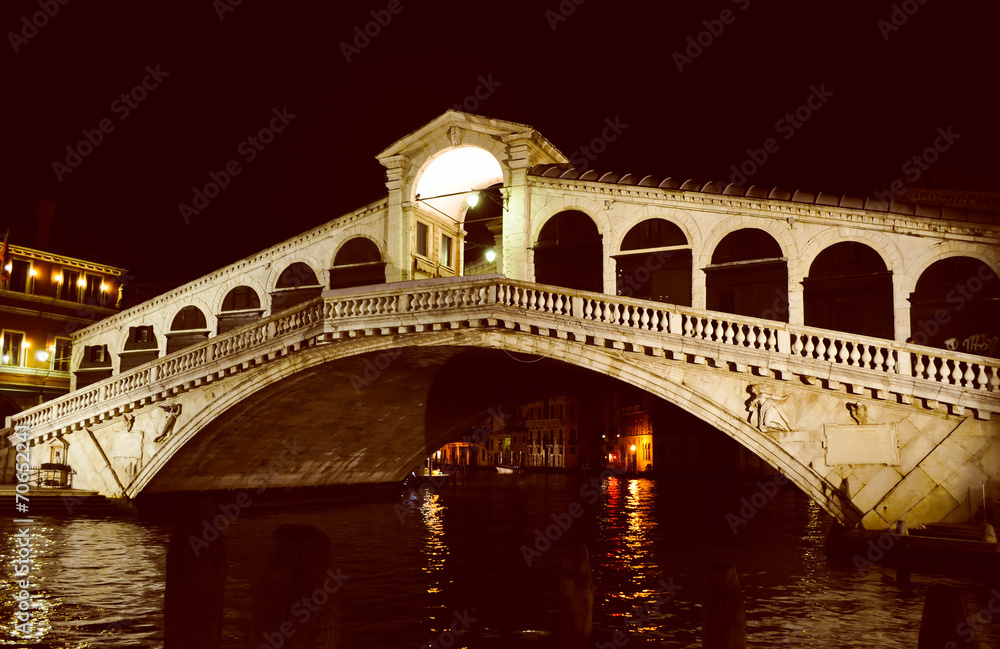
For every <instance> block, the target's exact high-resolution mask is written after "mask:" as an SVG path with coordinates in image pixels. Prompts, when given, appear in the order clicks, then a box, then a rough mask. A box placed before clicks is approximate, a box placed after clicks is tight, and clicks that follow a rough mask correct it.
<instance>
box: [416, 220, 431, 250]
mask: <svg viewBox="0 0 1000 649" xmlns="http://www.w3.org/2000/svg"><path fill="white" fill-rule="evenodd" d="M427 232H428V228H427V224H426V223H420V222H419V221H418V222H417V254H418V255H423V256H424V257H426V256H427Z"/></svg>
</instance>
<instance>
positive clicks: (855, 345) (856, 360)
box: [851, 343, 861, 366]
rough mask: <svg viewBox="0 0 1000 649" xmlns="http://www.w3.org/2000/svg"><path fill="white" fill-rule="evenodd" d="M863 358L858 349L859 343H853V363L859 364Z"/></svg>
mask: <svg viewBox="0 0 1000 649" xmlns="http://www.w3.org/2000/svg"><path fill="white" fill-rule="evenodd" d="M860 360H861V352H859V351H858V343H852V344H851V365H855V366H857V365H859V361H860Z"/></svg>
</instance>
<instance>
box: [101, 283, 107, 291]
mask: <svg viewBox="0 0 1000 649" xmlns="http://www.w3.org/2000/svg"><path fill="white" fill-rule="evenodd" d="M107 292H108V285H107V284H105V283H104V282H101V293H107Z"/></svg>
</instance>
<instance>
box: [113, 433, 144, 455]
mask: <svg viewBox="0 0 1000 649" xmlns="http://www.w3.org/2000/svg"><path fill="white" fill-rule="evenodd" d="M115 457H121V458H140V457H142V434H141V433H118V434H117V435H116V436H115Z"/></svg>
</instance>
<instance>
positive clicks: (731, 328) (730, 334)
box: [724, 320, 736, 345]
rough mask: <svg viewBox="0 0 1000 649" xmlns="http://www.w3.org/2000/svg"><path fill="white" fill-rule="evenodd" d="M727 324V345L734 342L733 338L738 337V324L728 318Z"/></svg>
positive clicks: (725, 333) (725, 334)
mask: <svg viewBox="0 0 1000 649" xmlns="http://www.w3.org/2000/svg"><path fill="white" fill-rule="evenodd" d="M725 325H726V328H725V332H724V336H725V339H726V344H727V345H732V344H733V338H735V337H736V325H735V324H734V323H732V322H729V321H728V320H726V322H725Z"/></svg>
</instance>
